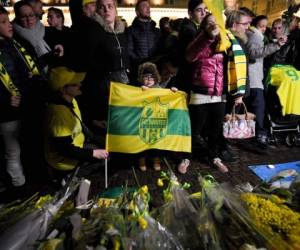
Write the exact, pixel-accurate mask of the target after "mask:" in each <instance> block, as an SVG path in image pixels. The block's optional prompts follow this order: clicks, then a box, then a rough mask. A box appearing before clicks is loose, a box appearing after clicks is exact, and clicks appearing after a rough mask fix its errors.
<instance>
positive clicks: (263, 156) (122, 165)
mask: <svg viewBox="0 0 300 250" xmlns="http://www.w3.org/2000/svg"><path fill="white" fill-rule="evenodd" d="M231 146H232V150H233V152H235V153H236V154H238V155H239V160H238V161H237V162H236V163H234V164H228V166H229V167H230V172H229V173H227V174H222V173H220V172H219V171H217V170H216V169H212V168H211V167H209V166H208V165H207V164H206V163H202V162H199V161H198V160H197V159H193V160H192V162H191V166H190V167H189V170H188V172H187V174H185V175H180V174H178V173H177V176H178V178H179V180H180V181H181V182H184V181H186V182H189V183H190V184H191V185H192V186H191V188H190V192H194V191H197V190H199V185H198V180H197V177H198V174H199V173H201V174H206V173H210V174H212V175H213V176H214V177H215V179H216V180H217V181H219V182H230V183H232V184H233V185H235V184H241V183H245V182H249V183H250V184H252V185H257V184H258V183H259V182H260V180H259V178H258V177H257V176H256V175H255V174H253V173H252V172H251V171H250V170H249V169H248V166H249V165H257V164H276V163H284V162H290V161H296V160H300V147H287V146H285V145H280V146H272V147H271V148H269V149H268V150H266V151H264V152H255V151H253V148H252V147H251V144H250V143H248V142H246V141H232V142H231ZM168 162H169V164H170V166H171V168H172V169H173V170H174V171H175V169H176V166H175V164H174V162H173V159H172V158H169V159H168ZM131 165H132V164H131V162H130V161H129V160H128V157H121V158H120V159H119V160H118V161H113V162H110V163H109V186H110V187H113V186H122V185H125V184H127V185H128V186H137V182H138V183H139V185H143V184H147V185H148V187H149V189H150V191H151V193H152V197H154V198H153V199H152V204H153V205H154V206H157V205H159V204H160V203H161V191H162V189H161V188H159V187H157V185H156V181H157V178H158V177H159V175H160V173H159V172H155V171H154V170H152V169H149V170H147V171H146V172H141V171H139V170H136V171H135V173H136V178H135V177H134V171H133V170H132V167H131ZM167 169H168V168H167V166H166V165H163V170H165V171H167ZM28 175H29V176H30V177H29V178H28V179H29V181H28V183H27V185H26V186H25V187H22V188H21V189H17V190H9V191H6V192H2V193H0V203H6V202H9V201H12V200H14V199H17V198H19V197H21V198H24V197H27V196H29V195H31V194H33V193H35V192H37V191H43V192H50V191H53V190H54V186H53V184H52V183H51V182H50V181H49V178H47V174H46V172H45V171H41V170H40V171H36V170H35V171H34V170H33V172H31V173H30V174H28ZM90 179H91V180H92V187H91V196H94V195H97V194H100V193H101V192H102V191H104V170H103V171H100V172H99V173H96V174H93V175H91V176H90Z"/></svg>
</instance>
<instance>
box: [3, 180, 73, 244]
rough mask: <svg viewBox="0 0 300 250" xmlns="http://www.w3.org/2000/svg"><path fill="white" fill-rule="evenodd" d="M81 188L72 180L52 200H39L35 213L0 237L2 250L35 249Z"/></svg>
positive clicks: (18, 222) (21, 220)
mask: <svg viewBox="0 0 300 250" xmlns="http://www.w3.org/2000/svg"><path fill="white" fill-rule="evenodd" d="M78 186H79V180H78V179H77V178H72V179H71V180H70V181H69V183H68V184H67V185H66V186H65V187H64V189H63V190H61V191H59V192H57V193H56V194H55V196H54V197H53V198H52V199H49V200H48V199H46V200H45V201H41V200H39V201H38V202H37V205H36V207H35V209H34V210H33V211H31V212H30V213H29V214H27V215H26V216H24V217H23V218H21V219H20V220H19V221H17V222H16V223H15V224H14V225H12V226H10V227H8V228H7V230H5V231H4V232H3V233H2V235H1V236H0V242H1V249H2V250H17V249H20V250H21V249H22V250H23V249H35V248H36V244H37V243H36V241H38V240H41V239H43V238H44V237H45V235H46V233H47V231H48V227H49V225H50V222H51V220H52V219H53V217H54V216H55V214H56V213H57V211H58V210H59V209H60V207H61V206H62V205H63V204H64V202H65V201H66V200H67V199H68V198H69V197H70V195H71V194H73V193H74V191H75V190H76V189H77V188H78Z"/></svg>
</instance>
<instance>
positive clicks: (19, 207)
mask: <svg viewBox="0 0 300 250" xmlns="http://www.w3.org/2000/svg"><path fill="white" fill-rule="evenodd" d="M52 198H53V197H51V196H50V195H46V196H42V197H39V195H38V193H36V194H34V195H33V196H32V197H30V198H28V199H27V200H25V201H20V200H17V201H14V202H12V203H9V204H7V205H5V206H4V207H2V208H1V209H0V234H2V233H3V232H4V231H6V230H7V228H9V227H11V226H12V225H14V224H15V223H16V222H18V221H20V220H21V219H22V218H24V217H26V216H27V215H28V214H30V213H32V212H33V211H35V210H36V209H37V208H39V207H40V206H42V205H43V203H45V202H48V201H50V200H52Z"/></svg>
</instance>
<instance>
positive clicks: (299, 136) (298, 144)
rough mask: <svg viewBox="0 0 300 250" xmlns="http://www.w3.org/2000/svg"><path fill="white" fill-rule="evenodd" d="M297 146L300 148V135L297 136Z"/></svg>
mask: <svg viewBox="0 0 300 250" xmlns="http://www.w3.org/2000/svg"><path fill="white" fill-rule="evenodd" d="M295 145H296V146H297V147H300V134H297V135H296V140H295Z"/></svg>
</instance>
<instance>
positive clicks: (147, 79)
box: [143, 74, 155, 87]
mask: <svg viewBox="0 0 300 250" xmlns="http://www.w3.org/2000/svg"><path fill="white" fill-rule="evenodd" d="M154 84H155V79H154V77H153V76H152V75H151V74H146V75H143V85H144V86H147V87H152V86H153V85H154Z"/></svg>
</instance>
